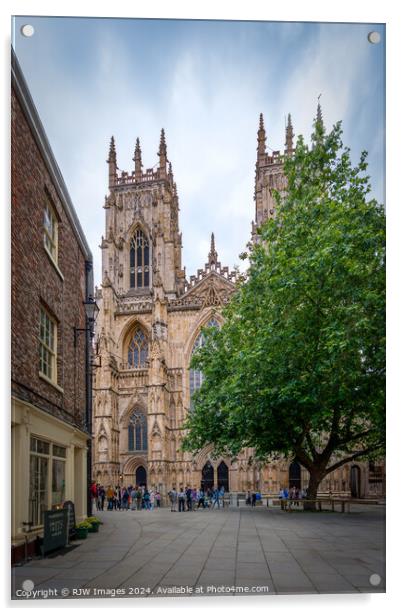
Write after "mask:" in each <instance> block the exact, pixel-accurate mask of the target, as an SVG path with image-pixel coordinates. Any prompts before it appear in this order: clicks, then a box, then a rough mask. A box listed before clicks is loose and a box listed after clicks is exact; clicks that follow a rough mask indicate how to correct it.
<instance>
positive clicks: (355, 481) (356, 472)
mask: <svg viewBox="0 0 402 616" xmlns="http://www.w3.org/2000/svg"><path fill="white" fill-rule="evenodd" d="M350 494H351V496H352V498H360V467H359V466H357V465H356V464H354V465H353V466H352V468H351V469H350Z"/></svg>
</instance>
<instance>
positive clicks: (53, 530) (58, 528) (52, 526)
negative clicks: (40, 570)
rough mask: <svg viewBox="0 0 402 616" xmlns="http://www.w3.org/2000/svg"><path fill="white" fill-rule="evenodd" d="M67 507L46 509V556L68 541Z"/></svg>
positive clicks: (44, 535) (44, 536) (44, 548)
mask: <svg viewBox="0 0 402 616" xmlns="http://www.w3.org/2000/svg"><path fill="white" fill-rule="evenodd" d="M67 519H68V512H67V509H55V510H52V511H45V519H44V532H43V545H42V554H43V556H45V555H46V554H48V552H52V551H53V550H56V549H57V548H62V547H64V546H65V545H66V543H67V539H68V537H67Z"/></svg>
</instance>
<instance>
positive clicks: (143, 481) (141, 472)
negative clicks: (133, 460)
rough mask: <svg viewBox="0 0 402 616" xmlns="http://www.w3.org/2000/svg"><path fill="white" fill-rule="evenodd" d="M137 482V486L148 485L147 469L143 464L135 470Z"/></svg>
mask: <svg viewBox="0 0 402 616" xmlns="http://www.w3.org/2000/svg"><path fill="white" fill-rule="evenodd" d="M135 484H136V485H137V486H144V487H145V488H146V486H147V471H146V470H145V468H144V467H143V466H139V467H138V468H137V470H136V471H135Z"/></svg>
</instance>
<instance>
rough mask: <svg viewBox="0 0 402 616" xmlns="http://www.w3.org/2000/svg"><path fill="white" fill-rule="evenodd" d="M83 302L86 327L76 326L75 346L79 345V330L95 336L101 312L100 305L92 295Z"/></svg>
mask: <svg viewBox="0 0 402 616" xmlns="http://www.w3.org/2000/svg"><path fill="white" fill-rule="evenodd" d="M83 303H84V308H85V316H86V327H84V328H80V327H74V346H75V347H76V346H77V341H78V333H79V332H87V333H89V335H90V337H91V338H93V336H94V326H95V321H96V318H97V316H98V314H99V306H98V304H97V303H96V301H95V300H94V298H93V297H92V296H91V295H90V296H89V297H88V299H87V300H86V301H85V302H83Z"/></svg>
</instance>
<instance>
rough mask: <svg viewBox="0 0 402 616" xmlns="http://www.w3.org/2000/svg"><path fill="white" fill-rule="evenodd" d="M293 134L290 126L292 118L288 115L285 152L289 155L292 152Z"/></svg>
mask: <svg viewBox="0 0 402 616" xmlns="http://www.w3.org/2000/svg"><path fill="white" fill-rule="evenodd" d="M294 136H295V135H294V132H293V126H292V116H291V115H290V113H289V114H288V123H287V126H286V135H285V146H286V148H285V151H286V152H287V153H288V154H290V153H291V152H292V150H293V137H294Z"/></svg>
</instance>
